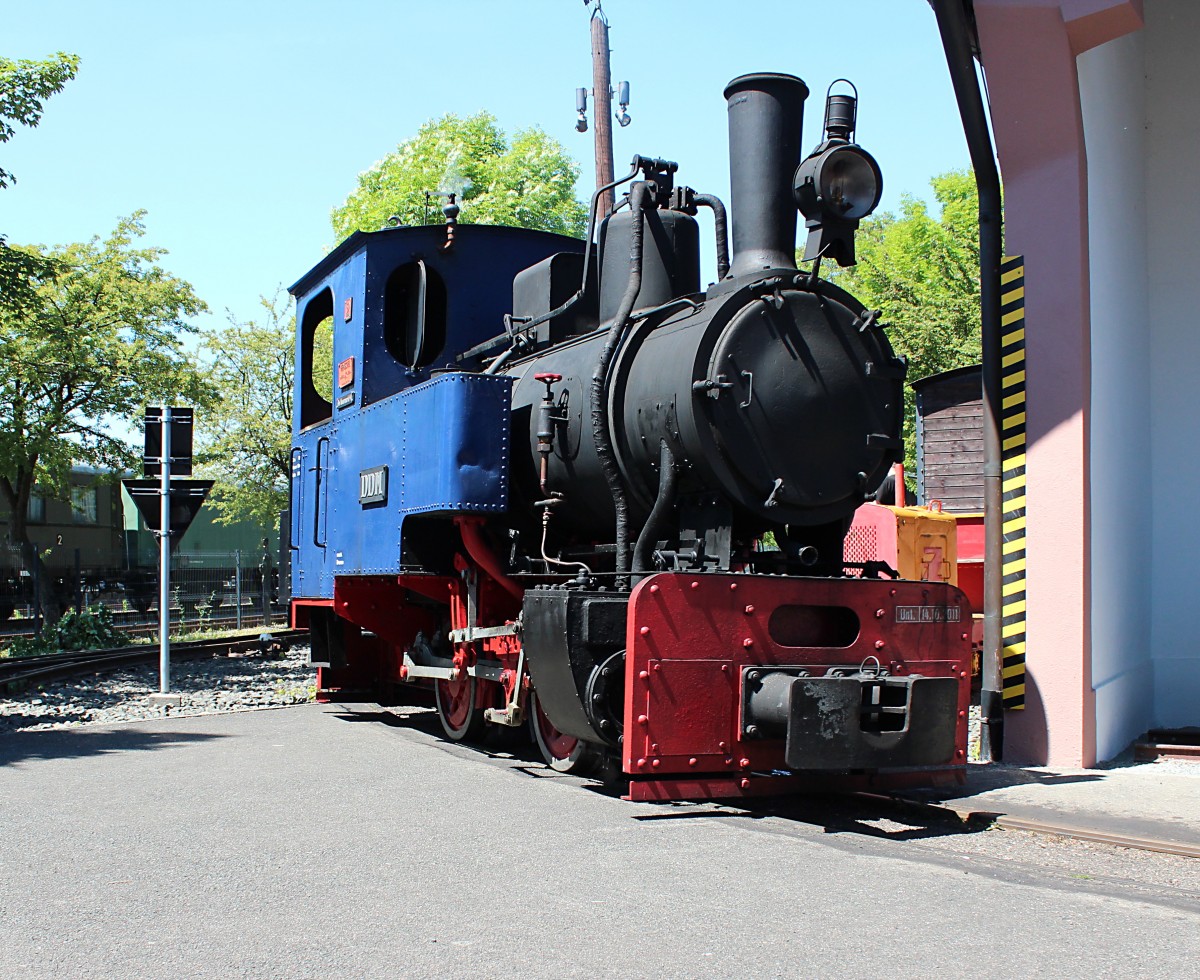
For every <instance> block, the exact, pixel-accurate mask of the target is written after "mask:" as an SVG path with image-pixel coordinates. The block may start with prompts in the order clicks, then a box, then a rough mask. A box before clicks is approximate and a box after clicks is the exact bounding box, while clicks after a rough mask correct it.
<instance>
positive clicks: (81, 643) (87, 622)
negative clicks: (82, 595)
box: [6, 604, 124, 657]
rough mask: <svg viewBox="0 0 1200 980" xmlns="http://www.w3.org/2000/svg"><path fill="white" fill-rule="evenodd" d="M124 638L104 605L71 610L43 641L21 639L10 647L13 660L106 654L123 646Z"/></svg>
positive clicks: (43, 633)
mask: <svg viewBox="0 0 1200 980" xmlns="http://www.w3.org/2000/svg"><path fill="white" fill-rule="evenodd" d="M123 641H124V638H123V637H122V636H121V634H120V632H118V630H117V628H116V626H114V625H113V618H112V610H111V609H109V608H108V607H107V606H105V605H103V604H101V605H99V606H89V607H88V608H86V609H84V610H83V611H82V612H79V613H77V612H75V610H74V609H70V610H68V611H67V612H65V613H63V616H62V619H60V620H59V621H58V622H57V623H55V624H54V626H51V627H48V628H46V629H43V630H42V635H41V636H40V637H37V636H35V637H18V638H17V639H15V640H13V641H12V643H11V644H9V647H8V650H7V651H6V653H7V654H8V655H9V656H10V657H34V656H38V655H39V654H45V653H58V652H59V651H60V650H104V649H107V648H109V647H118V646H121V644H122V642H123Z"/></svg>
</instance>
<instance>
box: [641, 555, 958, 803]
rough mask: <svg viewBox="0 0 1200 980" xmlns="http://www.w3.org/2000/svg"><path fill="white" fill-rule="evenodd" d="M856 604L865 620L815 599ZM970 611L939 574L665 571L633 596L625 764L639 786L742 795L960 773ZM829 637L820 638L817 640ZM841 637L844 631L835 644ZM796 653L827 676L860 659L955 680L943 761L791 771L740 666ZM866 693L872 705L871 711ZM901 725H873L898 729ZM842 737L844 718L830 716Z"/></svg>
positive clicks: (668, 792)
mask: <svg viewBox="0 0 1200 980" xmlns="http://www.w3.org/2000/svg"><path fill="white" fill-rule="evenodd" d="M820 610H839V611H849V612H850V613H852V614H853V616H852V617H845V616H844V614H843V617H844V618H843V620H842V621H843V622H846V623H854V624H855V625H856V626H857V629H855V630H854V634H855V635H854V636H853V638H852V639H851V641H850V642H849V643H847V644H845V645H840V642H841V641H842V640H843V639H845V638H846V637H845V635H844V634H843V635H838V634H839V632H841V630H840V628H839V627H838V626H837V625H836V624H833V625H831V623H832V618H831V617H827V618H822V617H821V616H820V615H819V613H817V612H816V611H820ZM969 621H970V611H969V609H968V608H967V607H966V604H965V600H964V598H963V596H962V593H960V592H959V591H958V590H957V589H954V588H951V587H949V586H945V585H941V584H939V583H930V582H889V581H862V580H859V581H848V580H845V579H805V580H799V581H797V580H787V579H782V578H778V577H775V576H765V575H764V576H760V575H708V576H689V575H678V574H670V575H667V574H664V575H656V576H653V577H652V578H650V579H647V580H646V581H644V582H642V583H641V584H640V585H639V586H638V587H637V588H636V589H635V590H634V592H633V595H632V598H631V601H630V617H629V630H628V650H629V651H630V655H629V656H628V657H627V660H626V699H625V738H624V745H623V750H622V762H623V768H624V771H625V772H626V773H627V774H628V775H629V776H630V778H631V783H630V796H631V798H632V799H637V800H665V799H691V798H696V797H703V798H708V797H736V796H742V795H748V794H753V793H761V792H776V791H779V790H781V789H800V788H816V787H818V786H823V787H832V786H837V787H841V788H847V789H849V788H867V787H873V788H887V787H893V788H894V787H898V786H902V785H906V784H910V783H913V782H920V783H923V784H928V783H930V782H937V781H942V780H945V781H952V780H954V779H956V778H958V775H959V774H960V773H961V772H962V767H963V766H964V765H965V762H966V742H967V710H968V706H969V695H970V683H969V670H970V663H971V642H970V634H969ZM822 640H824V641H825V642H823V643H822V642H820V641H822ZM832 643H839V645H831V644H832ZM778 667H788V668H798V669H800V670H803V671H806V672H807V673H808V674H809V675H810V676H815V677H822V676H825V675H827V674H830V673H835V672H838V671H842V672H846V673H853V674H858V673H859V672H860V671H861V670H863V669H864V668H865V669H866V671H867V672H868V673H869V672H871V671H872V670H873V669H874V670H878V671H879V672H880V673H881V675H882V674H886V675H887V676H891V677H911V676H914V675H916V676H923V677H943V678H953V679H955V681H956V690H957V701H958V719H959V721H958V726H957V730H956V733H955V738H954V747H953V752H952V754H951V756H950V757H949V758H947V759H946V760H945V762H944V764H943V765H942V766H939V767H921V768H920V769H913V770H909V771H896V772H858V773H836V774H835V773H830V772H810V773H793V774H790V775H788V776H785V777H781V776H780V775H778V774H779V773H780V772H781V771H782V770H785V769H787V768H788V767H787V765H786V760H785V758H784V747H783V742H782V740H781V739H779V738H755V737H751V736H749V735H748V734H747V732H746V728H747V719H746V717H745V705H746V696H745V678H746V677H747V675H748V674H749V673H751V672H753V671H755V670H758V671H762V670H764V669H769V668H778ZM871 708H872V706H871V705H869V704H868V705H863V706H862V709H863V714H864V716H865V714H866V713H868V712H869V711H870V710H871ZM910 721H911V720H910V719H905V731H903V732H893V733H886V732H885V733H879V734H871V733H867V735H866V736H865V737H867V738H874V739H876V740H877V741H880V742H884V741H892V742H895V741H898V740H899V739H900V738H903V737H904V736H905V735H906V734H907V730H908V727H909V723H910ZM830 737H831V738H835V739H839V740H842V739H845V738H846V737H847V733H846V732H845V731H841V730H839V731H836V733H835V732H833V731H832V730H831V733H830Z"/></svg>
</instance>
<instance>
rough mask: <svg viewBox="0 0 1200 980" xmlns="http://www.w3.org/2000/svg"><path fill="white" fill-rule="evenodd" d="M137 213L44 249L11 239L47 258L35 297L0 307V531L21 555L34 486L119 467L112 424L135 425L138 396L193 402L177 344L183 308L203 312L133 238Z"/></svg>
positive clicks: (191, 372) (156, 253)
mask: <svg viewBox="0 0 1200 980" xmlns="http://www.w3.org/2000/svg"><path fill="white" fill-rule="evenodd" d="M143 217H144V212H137V213H135V214H134V215H132V216H131V217H129V218H125V219H122V220H121V221H120V222H119V223H118V224H117V227H116V229H115V230H114V231H113V232H112V234H111V235H109V236H108V237H107V238H105V239H103V240H102V239H100V238H99V237H96V238H93V239H91V240H90V241H88V242H82V243H76V244H73V245H66V246H60V247H57V248H53V249H47V248H44V247H42V246H37V245H31V246H15V245H14V246H12V247H13V249H14V250H19V251H20V252H22V253H23V254H25V255H29V256H33V257H35V258H38V259H40V260H44V261H49V262H52V263H54V265H55V266H56V267H57V270H58V271H57V275H56V276H55V278H53V279H51V280H49V281H46V282H42V283H40V284H39V285H37V286H36V288H35V298H36V302H33V303H30V304H26V305H23V306H21V307H17V308H13V307H10V306H7V305H0V349H2V350H3V351H4V357H3V358H0V495H2V496H3V499H4V502H5V503H7V505H8V508H9V512H10V524H9V534H10V536H11V537H12V538H13V540H14V541H16V542H18V543H20V544H21V545H22V546H24V548H25V549H26V550H27V551H29V552H30V553H29V554H27V556H26V557H27V559H28V560H29V561H31V562H32V560H34V556H33V555H32V553H31V551H30V546H29V539H28V534H27V529H26V526H25V519H26V513H27V508H28V504H29V495H30V493H31V492H32V490H33V487H34V484H35V483H36V484H38V486H39V487H41V488H45V489H46V490H47V491H49V492H50V493H52V494H55V495H61V496H65V495H66V493H67V492H68V488H69V486H70V480H69V476H70V471H71V467H72V466H74V465H76V464H84V465H90V466H93V467H96V468H99V469H110V470H111V469H117V470H120V469H124V468H126V467H128V466H129V464H130V463H131V462H132V458H131V451H130V448H129V446H128V445H127V444H126V443H125V442H124V440H123V439H122V438H121V433H120V432H119V431H114V426H116V425H118V424H120V423H124V424H126V425H132V424H137V423H139V422H140V421H141V415H142V410H143V408H144V406H145V405H146V404H147V403H148V402H153V401H161V400H163V399H172V400H180V401H185V402H192V403H200V404H203V403H205V401H206V400H207V396H208V389H207V388H206V387H205V385H204V384H203V381H202V379H201V378H200V376H199V375H198V374H197V372H196V371H195V369H194V368H193V367H192V366H191V364H190V363H189V361H188V358H187V357H186V355H185V354H184V352H183V350H182V348H181V345H180V334H182V333H185V332H188V331H191V330H193V329H194V328H193V327H191V326H190V325H189V324H188V323H187V322H186V320H185V319H184V318H185V317H190V316H194V315H196V314H197V313H199V312H200V311H201V310H203V309H204V308H205V307H204V303H203V302H202V301H201V300H200V299H199V298H198V297H197V296H196V294H195V293H194V292H193V290H192V287H191V286H190V285H189V284H188V283H186V282H184V281H183V280H181V279H177V278H175V277H174V276H172V275H170V274H169V273H168V272H167V271H166V270H164V269H163V268H162V267H161V266H160V265H159V260H160V259H161V258H162V256H163V255H164V254H165V252H164V251H163V250H162V249H159V248H153V247H139V245H138V243H137V239H139V238H141V237H142V236H143V235H144V234H145V228H144V226H143V223H142V219H143Z"/></svg>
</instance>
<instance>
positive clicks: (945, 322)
mask: <svg viewBox="0 0 1200 980" xmlns="http://www.w3.org/2000/svg"><path fill="white" fill-rule="evenodd" d="M930 184H931V185H932V187H933V194H934V198H935V199H936V200H937V203H938V206H939V213H938V215H937V216H936V217H935V216H934V215H933V214H931V213H930V209H929V207H928V205H926V203H925V202H924V201H921V200H919V199H917V198H915V197H912V196H910V195H905V196H904V197H903V198H902V199H901V203H900V214H899V216H897V215H893V214H886V213H885V214H881V215H878V216H877V217H874V218H870V219H868V220H866V221H864V222H863V224H862V227H861V228H860V230H859V234H858V240H857V243H856V250H857V253H858V265H856V266H851V267H850V268H848V269H841V270H838V271H837V272H835V273H834V275H833V279H834V281H835V282H836V283H837V284H838V285H839V286H842V287H844V288H845V289H848V290H849V291H850V292H851V293H853V294H854V295H855V296H857V297H858V298H859V299H860V300H861V301H862V302H863V303H865V304H866V305H867V306H868V307H870V308H873V309H880V310H882V311H883V315H882V317H881V319H882V321H883V322H885V323H888V324H891V328H890V329H889V330H888V337H889V339H890V340H891V342H892V346H893V347H894V348H895V350H896V353H897V354H900V355H903V356H904V357H906V358H908V380H909V382H912V381H916V380H918V379H920V378H924V377H928V376H929V375H931V374H937V373H938V372H940V371H949V370H950V369H951V368H956V367H965V366H966V365H968V364H978V363H979V358H980V323H979V205H978V198H977V195H976V190H975V177H974V174H972V173H971V172H970V171H969V170H954V171H950V172H949V173H945V174H941V175H940V176H937V177H934V178H933V179H932V180H931V181H930ZM915 432H916V411H915V406H914V401H913V394H912V391H911V389H909V388H907V387H906V389H905V405H904V446H905V467H906V468H907V469H909V470H910V472H915V465H916V438H915Z"/></svg>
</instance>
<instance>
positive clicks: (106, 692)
mask: <svg viewBox="0 0 1200 980" xmlns="http://www.w3.org/2000/svg"><path fill="white" fill-rule="evenodd" d="M316 679H317V678H316V668H314V667H310V666H309V665H308V647H307V646H303V647H294V648H293V649H292V650H290V651H289V652H288V653H286V654H285V655H284V656H283V657H281V658H278V659H268V658H265V657H262V656H260V655H257V654H254V655H248V654H238V655H236V656H229V657H218V658H213V659H211V660H180V661H177V662H173V663H172V664H171V686H172V689H173V691H174V692H176V693H178V694H181V695H182V696H183V703H182V704H181V705H178V706H173V705H158V704H151V703H149V700H148V695H149V694H151V693H152V692H156V691H157V690H158V666H157V664H156V665H154V666H147V667H129V668H125V669H123V670H115V671H112V672H110V673H106V674H100V675H95V674H93V675H90V676H84V677H77V678H71V679H67V680H61V681H51V682H48V683H46V684H44V685H41V686H39V687H38V688H36V689H31V690H29V691H26V692H25V693H24V694H22V695H19V696H17V697H0V734H2V733H4V732H12V731H37V730H44V729H50V728H76V727H78V726H80V725H88V724H96V723H100V724H112V723H113V722H123V721H144V720H146V719H150V718H163V717H167V716H171V717H181V716H194V715H211V714H223V713H225V712H229V711H249V710H252V709H254V708H276V707H280V706H283V705H289V704H301V703H303V702H306V701H311V700H313V696H314V693H315V690H316V687H315V685H316Z"/></svg>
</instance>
